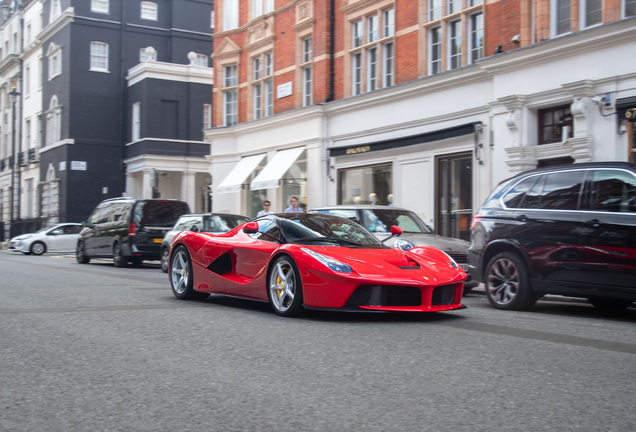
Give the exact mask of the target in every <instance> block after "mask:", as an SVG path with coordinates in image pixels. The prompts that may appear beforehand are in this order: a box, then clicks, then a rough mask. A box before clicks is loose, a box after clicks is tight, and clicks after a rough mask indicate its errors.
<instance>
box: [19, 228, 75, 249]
mask: <svg viewBox="0 0 636 432" xmlns="http://www.w3.org/2000/svg"><path fill="white" fill-rule="evenodd" d="M81 230H82V224H79V223H62V224H58V225H55V226H52V227H46V228H42V229H41V230H40V231H37V232H34V233H29V234H22V235H19V236H17V237H14V238H12V239H11V240H10V241H9V250H10V251H13V252H22V253H23V254H25V255H31V254H33V255H42V254H43V253H45V252H75V247H76V246H77V238H78V237H79V232H80V231H81Z"/></svg>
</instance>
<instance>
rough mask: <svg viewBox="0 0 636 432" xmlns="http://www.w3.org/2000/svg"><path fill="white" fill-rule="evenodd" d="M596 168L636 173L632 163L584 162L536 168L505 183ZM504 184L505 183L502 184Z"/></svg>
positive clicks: (635, 166) (635, 167)
mask: <svg viewBox="0 0 636 432" xmlns="http://www.w3.org/2000/svg"><path fill="white" fill-rule="evenodd" d="M594 168H624V169H629V170H633V171H636V165H635V164H633V163H630V162H618V161H611V162H584V163H575V164H565V165H552V166H547V167H543V168H535V169H531V170H528V171H524V172H521V173H519V174H517V175H514V176H512V177H510V178H508V179H506V180H504V181H507V180H510V179H513V178H516V177H521V176H525V175H528V174H537V173H543V172H550V171H564V170H580V169H594ZM502 183H503V182H502Z"/></svg>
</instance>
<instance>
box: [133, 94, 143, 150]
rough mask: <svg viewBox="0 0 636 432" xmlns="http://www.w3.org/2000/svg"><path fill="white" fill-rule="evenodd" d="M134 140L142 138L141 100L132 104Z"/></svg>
mask: <svg viewBox="0 0 636 432" xmlns="http://www.w3.org/2000/svg"><path fill="white" fill-rule="evenodd" d="M131 138H132V142H135V141H139V140H141V102H139V101H137V102H135V103H133V104H132V133H131Z"/></svg>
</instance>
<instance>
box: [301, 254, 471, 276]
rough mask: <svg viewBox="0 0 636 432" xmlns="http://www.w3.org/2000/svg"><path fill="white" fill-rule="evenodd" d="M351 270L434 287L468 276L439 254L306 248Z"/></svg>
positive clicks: (362, 274) (360, 274)
mask: <svg viewBox="0 0 636 432" xmlns="http://www.w3.org/2000/svg"><path fill="white" fill-rule="evenodd" d="M302 247H303V248H307V249H311V250H312V251H314V252H318V253H319V254H321V255H324V256H326V257H329V258H333V259H335V260H337V261H340V262H341V263H343V264H347V265H348V266H349V267H351V269H352V271H353V273H355V274H357V275H359V276H361V277H364V278H373V279H390V280H393V281H404V282H406V281H408V280H417V281H420V282H422V281H424V282H428V283H431V284H437V283H441V282H448V281H451V280H452V281H457V280H462V279H463V278H464V277H465V276H464V273H463V272H462V271H458V270H457V269H456V268H454V267H453V265H452V264H451V260H450V258H449V257H448V256H446V255H444V254H442V253H441V252H439V251H436V250H433V251H431V252H432V253H431V255H430V256H427V255H426V252H424V253H421V254H414V253H410V252H404V251H401V250H399V249H355V248H348V247H338V246H302Z"/></svg>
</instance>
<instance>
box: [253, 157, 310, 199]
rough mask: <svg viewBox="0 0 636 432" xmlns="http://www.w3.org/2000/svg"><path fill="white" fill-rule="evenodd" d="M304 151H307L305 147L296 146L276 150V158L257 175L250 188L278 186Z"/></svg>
mask: <svg viewBox="0 0 636 432" xmlns="http://www.w3.org/2000/svg"><path fill="white" fill-rule="evenodd" d="M303 151H305V148H304V147H296V148H293V149H287V150H280V151H278V152H276V156H274V159H272V161H271V162H270V163H268V164H267V166H266V167H265V168H263V171H261V172H260V173H259V174H258V175H257V176H256V178H255V179H254V180H253V181H252V184H251V186H250V188H251V189H252V190H259V189H272V188H277V187H278V184H279V181H280V179H281V178H283V176H284V175H285V173H286V172H287V171H288V170H289V168H290V167H291V166H292V165H293V164H294V162H296V159H298V157H299V156H300V155H301V154H302V152H303Z"/></svg>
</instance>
